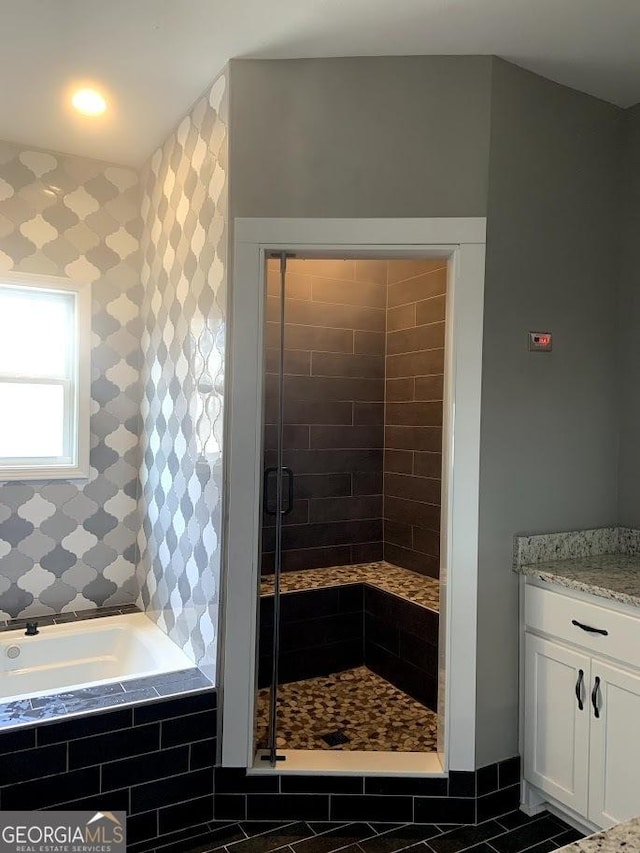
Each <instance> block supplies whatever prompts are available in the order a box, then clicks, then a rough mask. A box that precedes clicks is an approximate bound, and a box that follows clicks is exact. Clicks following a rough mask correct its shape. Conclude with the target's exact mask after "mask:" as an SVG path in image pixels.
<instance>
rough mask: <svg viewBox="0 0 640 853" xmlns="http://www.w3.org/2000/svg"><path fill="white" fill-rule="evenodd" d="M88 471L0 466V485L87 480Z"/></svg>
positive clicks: (82, 467) (74, 466)
mask: <svg viewBox="0 0 640 853" xmlns="http://www.w3.org/2000/svg"><path fill="white" fill-rule="evenodd" d="M88 479H89V469H88V468H85V467H84V466H80V465H41V466H39V467H37V466H35V465H29V466H28V467H22V468H18V467H15V468H10V467H8V466H7V467H1V466H0V483H5V482H10V481H13V480H88Z"/></svg>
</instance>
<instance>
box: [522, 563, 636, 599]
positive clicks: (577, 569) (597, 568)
mask: <svg viewBox="0 0 640 853" xmlns="http://www.w3.org/2000/svg"><path fill="white" fill-rule="evenodd" d="M516 571H517V572H519V573H520V574H522V575H528V576H529V577H535V578H539V579H540V580H543V581H546V582H547V583H553V584H558V585H559V586H564V587H566V588H567V589H575V590H578V591H579V592H586V593H588V594H589V595H597V596H600V597H601V598H608V599H610V600H611V601H620V602H621V603H622V604H630V605H631V606H632V607H640V557H635V556H629V555H627V554H596V555H594V556H593V557H578V558H576V559H574V560H550V561H549V562H546V563H529V565H523V566H519V567H518V568H517V569H516Z"/></svg>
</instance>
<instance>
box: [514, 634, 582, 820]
mask: <svg viewBox="0 0 640 853" xmlns="http://www.w3.org/2000/svg"><path fill="white" fill-rule="evenodd" d="M580 673H582V675H580ZM589 684H590V658H589V657H588V656H587V655H584V654H580V653H579V652H575V651H573V650H572V649H569V648H566V647H565V646H562V645H560V644H559V643H552V642H550V641H549V640H543V639H542V638H540V637H536V636H534V635H533V634H529V633H527V634H526V636H525V691H524V692H525V699H524V702H525V708H524V726H525V732H524V777H525V779H526V780H527V781H529V782H531V784H533V785H536V786H537V787H538V788H540V789H541V790H542V791H544V792H545V793H547V794H549V796H551V797H554V798H555V799H556V800H558V801H559V802H561V803H564V804H565V805H567V806H570V807H571V808H572V809H574V810H575V811H576V812H578V813H580V814H586V810H587V804H588V799H587V792H588V775H589V708H590V707H591V706H590V705H589V694H588V692H587V691H588V688H589ZM580 705H582V708H581V707H580Z"/></svg>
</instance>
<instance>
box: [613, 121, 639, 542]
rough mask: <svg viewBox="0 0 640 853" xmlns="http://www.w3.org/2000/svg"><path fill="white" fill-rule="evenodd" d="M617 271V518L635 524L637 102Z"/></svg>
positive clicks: (627, 133)
mask: <svg viewBox="0 0 640 853" xmlns="http://www.w3.org/2000/svg"><path fill="white" fill-rule="evenodd" d="M622 164H623V187H622V198H623V200H624V207H623V210H624V214H625V218H624V223H623V246H622V252H621V266H622V271H621V272H622V274H621V277H620V299H619V307H620V326H619V329H620V375H619V380H620V461H619V480H618V482H619V489H620V491H619V507H618V508H619V512H618V520H619V522H620V523H621V524H625V525H629V526H631V527H639V526H640V442H639V441H638V435H639V434H640V265H639V264H638V237H639V235H640V104H638V105H636V106H635V107H633V108H632V109H630V110H627V111H626V113H625V122H624V157H623V159H622Z"/></svg>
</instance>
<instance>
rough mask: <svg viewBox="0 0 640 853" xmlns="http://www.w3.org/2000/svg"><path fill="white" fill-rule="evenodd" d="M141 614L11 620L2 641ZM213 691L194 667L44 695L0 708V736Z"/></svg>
mask: <svg viewBox="0 0 640 853" xmlns="http://www.w3.org/2000/svg"><path fill="white" fill-rule="evenodd" d="M139 612H140V611H139V610H138V608H137V607H135V606H133V605H129V606H125V607H111V608H96V609H93V610H86V611H78V612H73V613H63V614H60V615H57V616H46V617H34V618H33V619H30V620H26V619H12V620H9V622H7V623H3V624H2V625H1V626H0V632H1V633H2V637H3V638H5V637H6V638H9V637H11V636H12V635H13V634H14V633H15V637H16V642H19V641H21V640H22V638H23V637H24V629H25V627H26V623H27V621H32V622H37V623H38V626H39V627H41V628H43V627H45V626H50V625H54V624H60V625H68V624H69V623H70V622H82V621H85V620H89V619H91V620H93V619H109V618H110V617H116V616H124V615H128V614H134V613H139ZM27 642H28V641H27ZM212 689H213V685H212V684H211V682H210V680H209V679H208V678H207V677H206V676H205V675H203V673H202V672H201V671H200V670H199V669H198V668H197V667H196V666H193V667H189V668H185V669H180V670H175V671H173V672H162V673H156V674H153V675H148V676H143V677H136V678H128V679H126V678H123V679H121V680H114V681H110V682H109V683H105V684H98V685H95V686H90V687H79V688H77V689H66V690H65V689H62V690H60V691H58V692H55V693H54V692H51V693H47V695H35V696H33V697H27V698H19V699H14V700H13V701H8V702H0V732H8V731H11V730H14V729H19V728H22V727H26V726H32V725H34V724H36V723H49V722H53V721H56V720H61V719H68V718H70V717H79V716H82V715H85V714H91V713H94V712H97V711H106V710H109V709H111V708H118V707H126V706H132V705H139V704H147V703H150V702H156V701H159V700H161V699H163V698H167V697H173V696H182V695H190V694H197V693H201V692H203V691H210V690H212Z"/></svg>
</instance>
